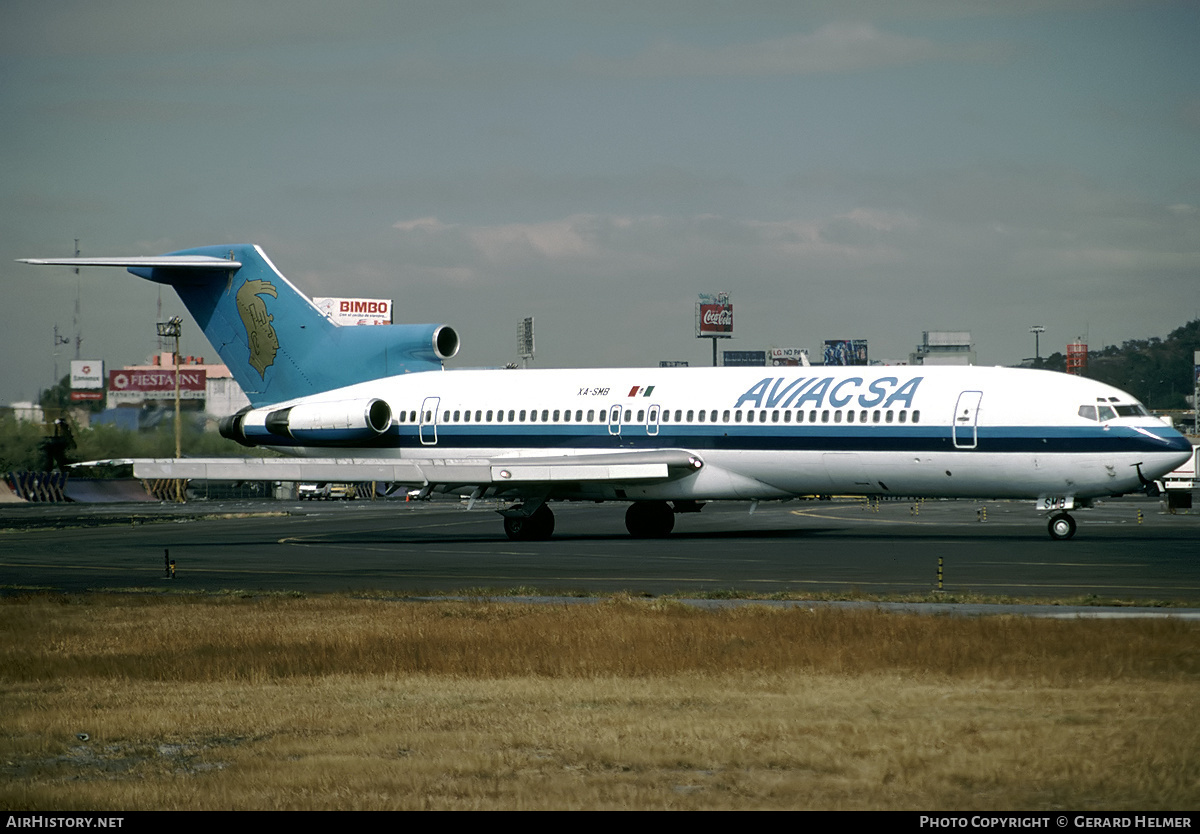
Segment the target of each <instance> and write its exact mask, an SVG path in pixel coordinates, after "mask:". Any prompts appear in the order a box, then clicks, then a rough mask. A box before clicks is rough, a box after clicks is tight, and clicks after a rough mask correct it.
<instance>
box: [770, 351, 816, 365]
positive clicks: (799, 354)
mask: <svg viewBox="0 0 1200 834" xmlns="http://www.w3.org/2000/svg"><path fill="white" fill-rule="evenodd" d="M770 357H771V365H772V366H774V367H780V366H784V367H795V366H798V365H807V364H808V349H807V348H771V350H770Z"/></svg>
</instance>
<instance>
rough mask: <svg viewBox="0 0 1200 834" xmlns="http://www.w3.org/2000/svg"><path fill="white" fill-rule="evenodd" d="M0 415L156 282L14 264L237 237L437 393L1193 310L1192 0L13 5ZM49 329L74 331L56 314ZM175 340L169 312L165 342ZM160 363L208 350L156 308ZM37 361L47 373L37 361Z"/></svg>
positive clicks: (138, 328)
mask: <svg viewBox="0 0 1200 834" xmlns="http://www.w3.org/2000/svg"><path fill="white" fill-rule="evenodd" d="M0 21H2V23H3V25H0V107H2V112H3V113H4V114H5V126H4V128H3V130H0V153H2V158H3V165H2V166H0V333H3V334H4V337H5V344H6V346H7V349H6V350H5V351H4V353H3V362H0V403H4V402H13V401H18V400H25V399H32V398H34V397H36V396H37V394H38V392H39V390H40V389H42V388H45V387H47V386H48V385H50V384H51V383H53V382H54V374H55V368H56V367H57V372H58V374H59V375H60V376H61V375H63V374H65V373H67V371H68V370H69V362H70V360H71V359H73V358H74V357H75V346H74V344H73V342H72V343H71V344H67V345H63V346H61V347H59V348H58V356H57V359H56V357H55V347H54V328H55V325H56V324H57V325H58V328H59V332H60V334H61V335H62V336H64V337H65V338H68V339H71V340H73V339H74V337H75V335H76V333H77V332H78V333H79V334H80V335H81V336H82V343H81V353H80V355H81V357H82V358H85V359H94V358H100V359H103V360H104V361H105V362H106V363H107V364H108V367H110V368H116V367H120V366H121V365H124V364H128V363H140V362H143V361H144V360H145V359H146V358H147V357H148V356H149V355H150V354H151V353H152V352H154V350H155V349H156V346H157V340H156V337H155V330H154V323H155V321H156V320H157V312H158V288H157V285H153V284H150V283H148V282H145V281H142V280H140V279H138V278H136V277H134V276H132V275H130V274H128V273H126V272H124V271H123V270H103V269H96V268H93V269H84V270H83V271H82V274H81V275H80V276H78V277H77V276H76V275H75V274H73V273H72V272H71V271H70V270H68V269H65V268H51V267H34V266H29V265H25V264H19V263H16V262H15V260H16V259H17V258H27V257H55V256H69V255H71V254H72V250H73V248H74V239H75V238H79V240H80V244H79V245H80V250H81V252H82V254H83V255H87V256H97V257H99V256H121V255H155V254H163V253H165V252H170V251H175V250H179V249H185V248H191V247H194V246H201V245H208V244H222V243H257V244H259V245H261V246H262V247H263V248H264V249H265V250H266V252H267V254H268V255H269V256H270V257H271V259H272V260H273V261H274V263H275V264H276V266H278V267H279V269H280V271H281V272H283V274H284V275H286V276H287V277H288V278H289V279H290V280H291V281H292V282H293V283H294V284H296V285H297V286H298V287H300V288H301V289H302V290H304V291H305V292H307V293H308V294H309V295H315V296H325V295H342V296H352V297H368V298H391V299H394V301H395V305H396V306H395V320H396V321H397V322H412V323H425V322H437V323H446V324H450V325H453V326H454V327H455V329H456V330H457V331H458V332H459V334H460V337H461V339H462V343H463V347H462V350H461V352H460V353H459V355H458V357H456V358H455V359H453V360H451V361H450V362H449V363H447V366H448V367H487V366H502V365H504V364H505V363H507V362H512V361H515V360H516V359H517V329H518V325H519V323H520V321H521V320H522V319H523V318H524V317H526V316H534V317H535V320H536V338H537V356H536V358H535V360H534V362H533V366H534V367H546V368H549V367H573V366H580V367H606V366H650V365H657V363H658V362H659V360H664V359H666V360H686V361H689V362H690V363H691V364H693V365H706V364H709V363H710V362H711V343H710V342H709V341H708V340H702V339H697V338H696V337H695V323H694V306H695V302H696V300H697V295H698V294H699V293H716V292H721V291H727V292H729V293H730V295H731V298H732V301H733V305H734V325H735V331H736V338H735V339H732V340H730V341H728V342H724V343H722V347H723V348H728V349H737V350H758V349H765V348H769V347H800V348H808V349H809V350H810V351H812V352H814V353H815V354H819V349H820V347H821V345H822V343H823V341H824V340H825V339H846V338H865V339H867V340H869V343H870V352H871V358H872V359H882V360H888V359H893V360H902V359H906V358H907V356H908V354H909V353H910V352H912V351H913V350H914V348H915V346H916V345H917V344H918V343H919V342H920V341H921V335H922V332H923V331H927V330H970V331H971V333H972V337H973V341H974V343H975V348H976V352H977V356H978V361H979V362H980V364H989V365H991V364H1002V365H1007V364H1015V363H1018V362H1020V361H1021V360H1022V359H1024V358H1026V357H1030V356H1032V355H1033V352H1034V337H1033V336H1032V335H1031V334H1030V327H1031V326H1033V325H1041V326H1043V327H1044V328H1045V332H1044V333H1043V334H1042V335H1041V353H1042V355H1043V356H1044V355H1047V354H1049V353H1052V352H1054V351H1056V350H1064V349H1065V347H1064V346H1065V345H1066V343H1067V342H1070V341H1074V340H1075V339H1076V338H1078V337H1083V339H1084V340H1085V341H1087V342H1088V343H1089V344H1090V345H1092V346H1093V347H1099V346H1102V345H1106V344H1120V343H1121V342H1122V341H1124V340H1127V339H1135V338H1147V337H1150V336H1165V335H1166V334H1167V333H1168V332H1170V331H1171V330H1173V329H1175V328H1176V327H1179V326H1181V325H1183V324H1185V323H1186V322H1188V321H1189V320H1191V319H1194V318H1200V53H1198V52H1197V48H1196V44H1197V43H1200V3H1196V2H1193V0H1181V1H1180V2H1175V1H1174V0H1162V2H1155V0H1133V1H1132V2H1121V1H1120V0H1111V1H1110V2H1104V0H1090V1H1087V2H1085V0H1009V2H1004V3H995V2H991V0H961V2H953V1H952V0H906V1H905V2H896V1H895V0H837V2H823V0H812V2H799V1H798V0H742V1H741V2H738V3H728V2H705V1H704V0H695V2H676V1H675V0H648V1H647V0H642V1H641V2H622V0H613V1H612V2H600V3H597V2H587V3H584V2H573V0H548V1H547V2H541V1H540V0H530V1H529V2H521V0H514V2H503V1H502V0H497V2H481V0H463V1H461V2H458V1H456V0H436V2H404V1H403V0H400V1H399V2H384V1H382V0H381V1H380V2H369V1H368V0H362V1H361V2H359V1H358V0H344V2H339V3H337V4H332V3H327V2H323V1H322V2H305V0H297V2H283V0H259V2H255V3H244V2H230V0H206V2H204V3H196V4H182V3H162V2H158V0H149V1H148V2H142V0H110V2H105V3H92V2H82V0H80V1H79V2H66V1H65V0H34V2H27V0H6V2H5V3H4V5H3V7H2V8H0ZM77 298H78V300H79V308H80V313H79V316H78V319H77V317H76V313H75V308H76V300H77ZM176 313H184V310H183V308H182V305H181V304H180V303H179V301H178V299H177V298H176V297H175V296H174V294H173V293H171V292H170V291H169V290H167V291H166V292H164V294H163V297H162V314H163V317H164V318H166V317H169V316H170V315H173V314H176ZM182 351H183V353H185V354H192V355H206V358H207V357H211V356H212V355H213V353H214V352H213V351H212V349H211V348H210V347H209V346H208V345H207V343H206V342H205V341H204V339H203V336H202V334H200V332H199V330H198V328H197V327H196V325H195V324H194V323H193V322H192V321H191V320H190V319H189V318H186V317H185V329H184V337H183V344H182ZM56 363H57V364H56Z"/></svg>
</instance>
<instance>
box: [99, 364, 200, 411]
mask: <svg viewBox="0 0 1200 834" xmlns="http://www.w3.org/2000/svg"><path fill="white" fill-rule="evenodd" d="M206 381H207V374H206V373H205V371H204V369H202V368H201V369H197V370H181V371H180V372H179V398H180V399H181V400H202V399H204V386H205V383H206ZM174 398H175V372H174V371H172V370H167V369H162V370H148V371H128V370H123V371H109V372H108V405H109V407H112V406H115V405H120V404H122V403H141V402H144V401H146V400H168V399H174Z"/></svg>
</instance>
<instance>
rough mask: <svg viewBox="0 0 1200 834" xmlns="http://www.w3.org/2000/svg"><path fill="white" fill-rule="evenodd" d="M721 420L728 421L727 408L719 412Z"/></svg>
mask: <svg viewBox="0 0 1200 834" xmlns="http://www.w3.org/2000/svg"><path fill="white" fill-rule="evenodd" d="M721 422H723V423H728V422H729V409H728V408H727V409H725V411H723V412H722V413H721Z"/></svg>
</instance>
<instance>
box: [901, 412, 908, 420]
mask: <svg viewBox="0 0 1200 834" xmlns="http://www.w3.org/2000/svg"><path fill="white" fill-rule="evenodd" d="M907 418H908V412H907V411H903V410H902V411H901V412H900V422H901V423H903V422H904V421H905V420H906V419H907Z"/></svg>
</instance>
